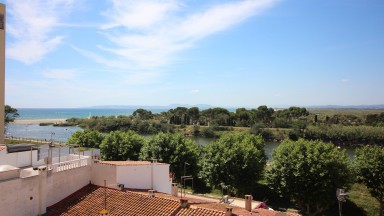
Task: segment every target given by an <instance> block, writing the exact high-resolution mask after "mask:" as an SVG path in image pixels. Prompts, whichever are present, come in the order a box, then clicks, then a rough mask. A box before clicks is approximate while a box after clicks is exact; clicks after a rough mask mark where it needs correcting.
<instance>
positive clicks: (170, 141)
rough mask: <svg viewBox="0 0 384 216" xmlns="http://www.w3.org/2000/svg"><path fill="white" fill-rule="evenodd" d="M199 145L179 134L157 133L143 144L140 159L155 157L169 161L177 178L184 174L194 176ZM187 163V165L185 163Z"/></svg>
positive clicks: (196, 168)
mask: <svg viewBox="0 0 384 216" xmlns="http://www.w3.org/2000/svg"><path fill="white" fill-rule="evenodd" d="M198 156H199V146H198V145H197V144H196V143H195V142H194V141H192V140H191V139H188V138H185V137H184V136H182V135H181V134H170V133H159V134H157V135H155V136H153V137H152V138H151V139H149V141H148V142H147V143H145V145H144V146H143V148H142V150H141V153H140V159H141V160H150V159H157V160H159V161H161V162H165V163H169V164H170V167H171V171H172V172H173V173H174V174H175V177H176V179H177V180H179V179H180V177H181V176H183V175H184V167H185V171H186V173H185V174H187V175H192V176H194V177H196V174H197V171H198V167H197V161H198ZM185 163H188V164H189V165H186V164H185ZM185 165H186V166H185Z"/></svg>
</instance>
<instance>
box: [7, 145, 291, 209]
mask: <svg viewBox="0 0 384 216" xmlns="http://www.w3.org/2000/svg"><path fill="white" fill-rule="evenodd" d="M49 150H50V151H48V155H49V156H48V157H43V158H39V152H38V151H39V150H38V149H36V148H35V147H34V146H33V145H28V144H22V145H15V146H6V145H0V194H2V196H0V205H1V206H6V208H2V211H1V213H0V215H20V216H24V215H31V216H35V215H47V216H48V215H173V216H176V215H177V216H185V215H207V216H210V215H217V216H224V215H225V216H229V215H250V214H251V213H252V215H260V216H261V215H267V216H269V215H271V216H272V215H276V214H277V213H281V214H280V215H295V214H288V213H282V212H276V211H270V210H267V209H261V208H253V209H252V207H251V206H252V197H251V196H250V195H248V196H246V199H245V202H244V203H245V206H244V207H238V206H230V205H229V204H222V203H219V200H212V199H206V198H205V199H204V198H200V197H192V196H190V195H189V196H187V197H182V198H180V197H178V193H177V192H178V191H177V184H173V183H172V179H171V178H170V175H169V164H166V163H158V162H157V161H152V162H149V161H101V160H99V159H98V158H100V152H99V150H95V149H93V150H89V151H83V152H81V154H80V152H78V154H73V153H71V154H64V155H59V157H52V149H51V148H50V149H49Z"/></svg>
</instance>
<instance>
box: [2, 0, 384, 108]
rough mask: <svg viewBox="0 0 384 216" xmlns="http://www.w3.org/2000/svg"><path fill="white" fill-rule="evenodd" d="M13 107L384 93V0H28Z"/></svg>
mask: <svg viewBox="0 0 384 216" xmlns="http://www.w3.org/2000/svg"><path fill="white" fill-rule="evenodd" d="M0 2H1V3H5V4H6V7H7V18H6V19H7V33H6V80H5V83H6V86H5V89H6V95H5V100H6V101H5V102H6V104H9V105H11V106H13V107H17V108H35V107H36V108H43V107H47V108H55V107H62V108H66V107H86V106H94V105H169V104H174V103H178V104H191V105H194V104H210V105H213V106H221V107H250V108H251V107H258V106H259V105H267V106H271V107H276V106H282V105H295V106H309V105H330V104H332V105H362V104H363V105H368V104H384V97H383V92H384V13H383V12H384V1H383V0H332V1H324V0H311V1H303V0H232V1H229V0H227V1H224V0H204V1H198V0H184V1H181V0H162V1H155V0H153V1H151V0H150V1H136V0H132V1H131V0H121V1H118V0H98V1H94V0H23V1H17V0H12V1H0Z"/></svg>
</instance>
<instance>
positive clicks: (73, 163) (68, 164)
mask: <svg viewBox="0 0 384 216" xmlns="http://www.w3.org/2000/svg"><path fill="white" fill-rule="evenodd" d="M90 165H91V163H90V160H89V158H81V159H76V160H70V161H64V162H60V163H55V164H52V171H53V172H61V171H65V170H69V169H74V168H79V167H84V166H90Z"/></svg>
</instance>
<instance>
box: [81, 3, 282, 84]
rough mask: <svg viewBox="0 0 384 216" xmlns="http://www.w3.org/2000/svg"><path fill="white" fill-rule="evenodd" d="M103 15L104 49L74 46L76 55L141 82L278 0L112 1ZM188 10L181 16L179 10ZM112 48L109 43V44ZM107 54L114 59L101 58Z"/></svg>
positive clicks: (181, 12) (181, 13)
mask: <svg viewBox="0 0 384 216" xmlns="http://www.w3.org/2000/svg"><path fill="white" fill-rule="evenodd" d="M110 2H111V8H109V9H107V10H106V11H104V12H103V13H102V14H103V15H104V16H105V17H106V18H107V19H108V21H107V23H106V24H105V25H102V26H101V28H100V31H101V32H100V33H101V34H102V35H104V36H105V38H106V39H107V40H108V43H107V44H108V45H99V46H97V47H98V48H99V50H101V51H104V52H103V54H96V53H94V52H90V51H86V50H82V49H80V48H76V49H75V50H77V51H78V52H80V53H81V54H83V55H85V56H88V57H90V58H92V59H94V60H95V61H96V62H98V63H101V64H104V65H106V66H108V67H113V68H120V69H124V70H125V72H128V73H130V72H129V71H132V70H133V71H143V72H142V73H140V74H134V75H133V76H135V77H136V78H137V79H136V78H135V79H133V80H142V79H138V76H143V79H144V78H145V77H146V78H150V77H152V78H154V77H157V76H150V75H149V76H148V75H147V74H146V73H149V74H152V73H154V72H153V71H158V69H159V68H162V67H165V66H167V65H169V64H171V63H173V62H174V61H175V60H176V58H177V55H176V54H177V53H178V52H180V51H183V50H186V49H188V48H191V47H192V46H194V44H195V43H196V42H197V41H199V40H201V39H204V38H206V37H208V36H211V35H213V34H216V33H218V32H220V31H224V30H228V29H230V28H231V27H233V26H235V25H236V24H239V23H241V22H243V21H244V20H246V19H247V18H249V17H251V16H255V15H258V14H259V13H260V12H261V11H263V10H264V9H266V8H267V7H269V6H272V5H273V4H274V3H276V2H277V0H242V1H234V2H230V3H222V4H216V5H212V6H210V7H208V8H205V9H204V10H200V11H192V12H191V11H190V10H184V9H185V5H183V3H181V1H177V0H168V1H167V0H165V1H157V0H149V1H136V0H126V1H121V0H120V1H119V0H111V1H110ZM186 11H188V12H187V14H185V13H184V12H186ZM183 13H184V14H183ZM111 44H112V45H111ZM110 54H112V56H113V60H111V58H110V57H108V58H106V57H105V56H107V55H110Z"/></svg>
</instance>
